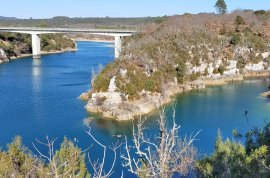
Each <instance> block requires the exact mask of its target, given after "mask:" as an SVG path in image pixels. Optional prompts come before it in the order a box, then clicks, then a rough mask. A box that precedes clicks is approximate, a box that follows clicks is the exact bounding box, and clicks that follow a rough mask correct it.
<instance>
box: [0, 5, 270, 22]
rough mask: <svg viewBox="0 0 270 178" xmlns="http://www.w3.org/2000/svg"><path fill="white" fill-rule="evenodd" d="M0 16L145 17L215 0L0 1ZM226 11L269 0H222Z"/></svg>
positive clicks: (196, 8)
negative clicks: (226, 7) (225, 4)
mask: <svg viewBox="0 0 270 178" xmlns="http://www.w3.org/2000/svg"><path fill="white" fill-rule="evenodd" d="M1 1H2V2H1V10H0V16H6V17H18V18H26V19H28V18H30V17H32V18H51V17H54V16H68V17H106V16H109V17H145V16H164V15H175V14H183V13H185V12H188V13H194V14H195V13H200V12H215V8H214V4H215V2H216V0H1ZM225 1H226V3H227V6H228V10H229V11H232V10H235V9H253V10H258V9H265V10H270V0H225Z"/></svg>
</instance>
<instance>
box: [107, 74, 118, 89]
mask: <svg viewBox="0 0 270 178" xmlns="http://www.w3.org/2000/svg"><path fill="white" fill-rule="evenodd" d="M116 89H117V87H116V84H115V76H114V77H113V78H111V80H110V85H109V89H108V91H109V92H115V90H116Z"/></svg>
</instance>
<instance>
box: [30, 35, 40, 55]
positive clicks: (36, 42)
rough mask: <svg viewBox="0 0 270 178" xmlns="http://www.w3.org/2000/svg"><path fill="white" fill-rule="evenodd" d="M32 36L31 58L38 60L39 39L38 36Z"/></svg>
mask: <svg viewBox="0 0 270 178" xmlns="http://www.w3.org/2000/svg"><path fill="white" fill-rule="evenodd" d="M31 35H32V54H33V58H40V54H41V53H40V37H39V36H38V34H31Z"/></svg>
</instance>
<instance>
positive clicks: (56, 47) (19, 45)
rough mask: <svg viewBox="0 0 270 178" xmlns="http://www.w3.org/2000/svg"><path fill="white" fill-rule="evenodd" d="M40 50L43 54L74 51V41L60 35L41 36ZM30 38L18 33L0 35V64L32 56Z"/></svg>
mask: <svg viewBox="0 0 270 178" xmlns="http://www.w3.org/2000/svg"><path fill="white" fill-rule="evenodd" d="M40 38H41V50H42V51H44V52H53V51H62V50H65V49H74V48H75V47H76V45H75V42H74V40H72V39H71V38H69V37H66V36H63V35H61V34H46V35H41V36H40ZM31 44H32V42H31V36H30V35H27V34H19V33H0V63H3V62H7V61H9V60H10V59H13V58H16V57H20V56H23V55H27V54H32V45H31Z"/></svg>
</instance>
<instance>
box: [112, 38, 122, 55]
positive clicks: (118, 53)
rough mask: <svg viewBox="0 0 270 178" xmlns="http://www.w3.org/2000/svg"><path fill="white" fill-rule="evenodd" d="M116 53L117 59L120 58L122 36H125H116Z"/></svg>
mask: <svg viewBox="0 0 270 178" xmlns="http://www.w3.org/2000/svg"><path fill="white" fill-rule="evenodd" d="M114 38H115V40H114V41H115V54H114V57H115V59H116V58H118V57H119V56H120V53H121V48H122V38H123V36H118V35H117V36H115V37H114Z"/></svg>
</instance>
